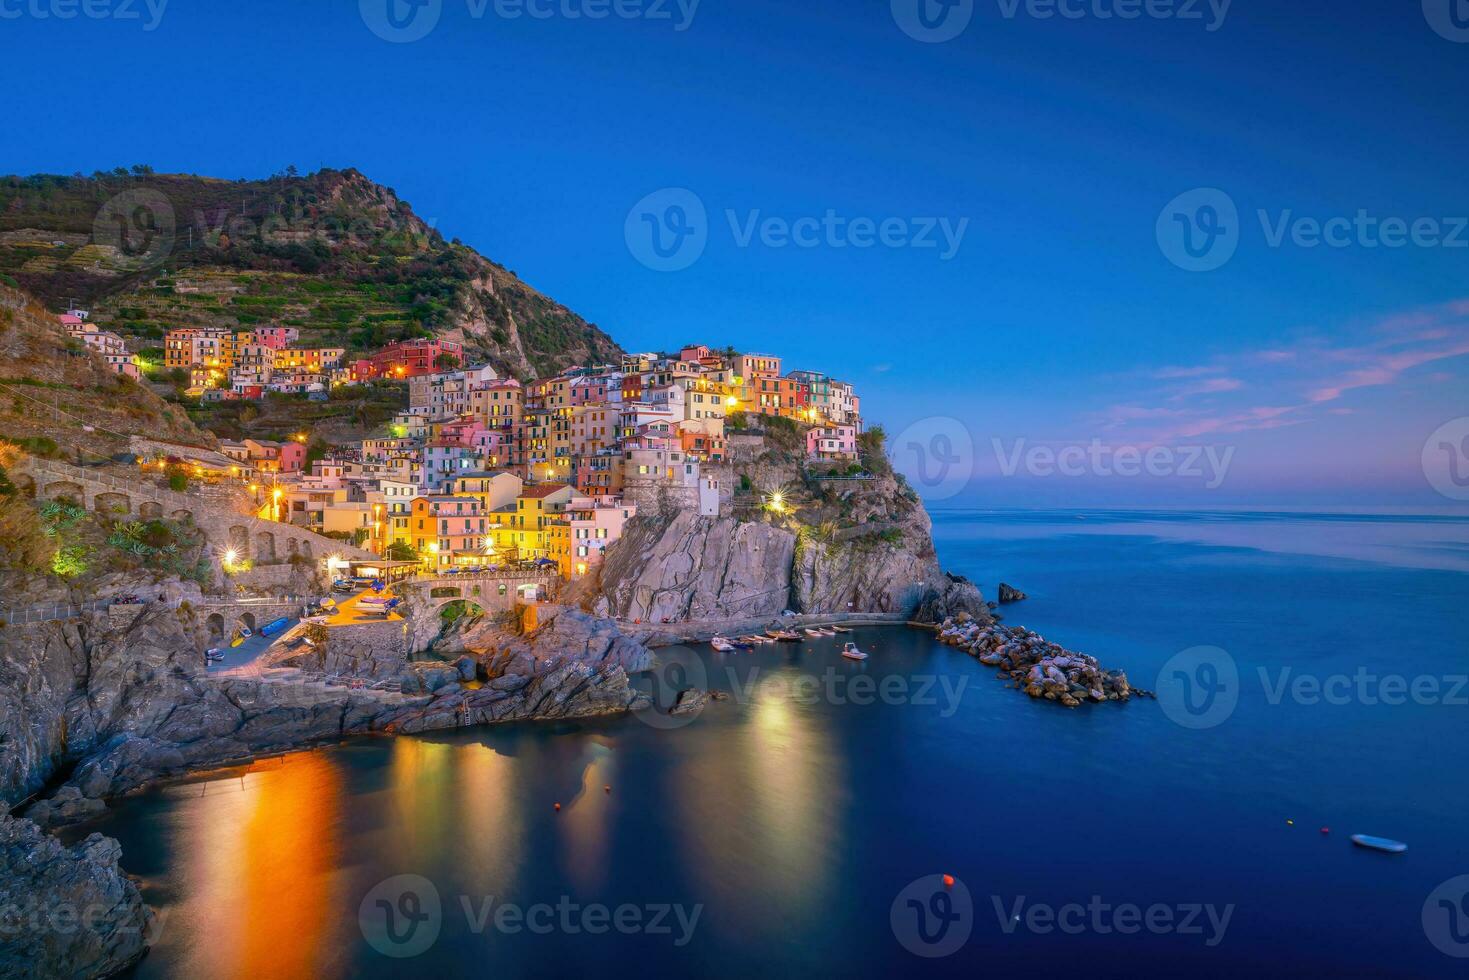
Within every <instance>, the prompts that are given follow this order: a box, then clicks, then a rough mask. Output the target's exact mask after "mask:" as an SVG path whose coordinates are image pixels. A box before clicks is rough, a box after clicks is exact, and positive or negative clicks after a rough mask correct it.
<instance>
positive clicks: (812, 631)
mask: <svg viewBox="0 0 1469 980" xmlns="http://www.w3.org/2000/svg"><path fill="white" fill-rule="evenodd" d="M806 635H807V636H836V634H835V633H833V632H832V631H831V630H824V629H822V628H820V627H819V626H816V627H810V628H808V629H807V630H806Z"/></svg>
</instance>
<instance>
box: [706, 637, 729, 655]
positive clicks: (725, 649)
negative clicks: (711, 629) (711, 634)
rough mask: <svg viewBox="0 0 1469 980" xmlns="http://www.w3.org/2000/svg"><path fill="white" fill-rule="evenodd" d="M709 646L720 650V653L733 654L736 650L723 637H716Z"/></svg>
mask: <svg viewBox="0 0 1469 980" xmlns="http://www.w3.org/2000/svg"><path fill="white" fill-rule="evenodd" d="M709 645H710V646H711V647H713V648H714V649H716V650H718V651H719V652H720V653H733V652H734V649H735V645H734V644H733V643H731V642H729V641H728V640H726V639H725V638H724V637H722V636H716V637H715V638H714V639H712V640H710V641H709Z"/></svg>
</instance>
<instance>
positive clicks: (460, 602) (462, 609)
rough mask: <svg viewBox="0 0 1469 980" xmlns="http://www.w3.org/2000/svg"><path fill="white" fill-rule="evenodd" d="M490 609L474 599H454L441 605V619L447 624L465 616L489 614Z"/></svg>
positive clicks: (473, 616) (472, 616)
mask: <svg viewBox="0 0 1469 980" xmlns="http://www.w3.org/2000/svg"><path fill="white" fill-rule="evenodd" d="M488 614H489V612H488V610H486V609H485V607H484V606H482V605H480V604H479V603H478V602H475V601H474V600H472V599H453V600H450V601H449V602H446V603H444V604H443V605H442V606H440V607H439V619H440V620H442V621H443V622H444V624H445V625H448V624H450V623H455V622H458V621H459V620H461V619H465V618H478V617H481V616H486V615H488Z"/></svg>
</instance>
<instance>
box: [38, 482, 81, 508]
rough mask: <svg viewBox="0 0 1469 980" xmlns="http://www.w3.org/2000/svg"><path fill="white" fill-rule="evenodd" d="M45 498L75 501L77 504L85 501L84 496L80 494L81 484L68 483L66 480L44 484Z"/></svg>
mask: <svg viewBox="0 0 1469 980" xmlns="http://www.w3.org/2000/svg"><path fill="white" fill-rule="evenodd" d="M45 497H46V499H47V500H61V499H63V498H66V499H69V500H75V501H76V502H77V503H82V502H83V501H85V500H86V495H85V494H84V493H83V492H82V486H81V484H80V483H70V482H67V481H66V480H61V481H58V482H56V483H48V484H46V492H45Z"/></svg>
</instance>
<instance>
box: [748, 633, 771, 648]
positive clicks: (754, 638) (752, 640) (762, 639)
mask: <svg viewBox="0 0 1469 980" xmlns="http://www.w3.org/2000/svg"><path fill="white" fill-rule="evenodd" d="M740 641H741V642H743V643H748V644H750V646H755V645H757V644H760V643H774V642H775V641H774V640H772V639H771V638H770V637H768V636H761V635H760V634H758V633H751V634H750V635H749V636H742V637H740Z"/></svg>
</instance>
